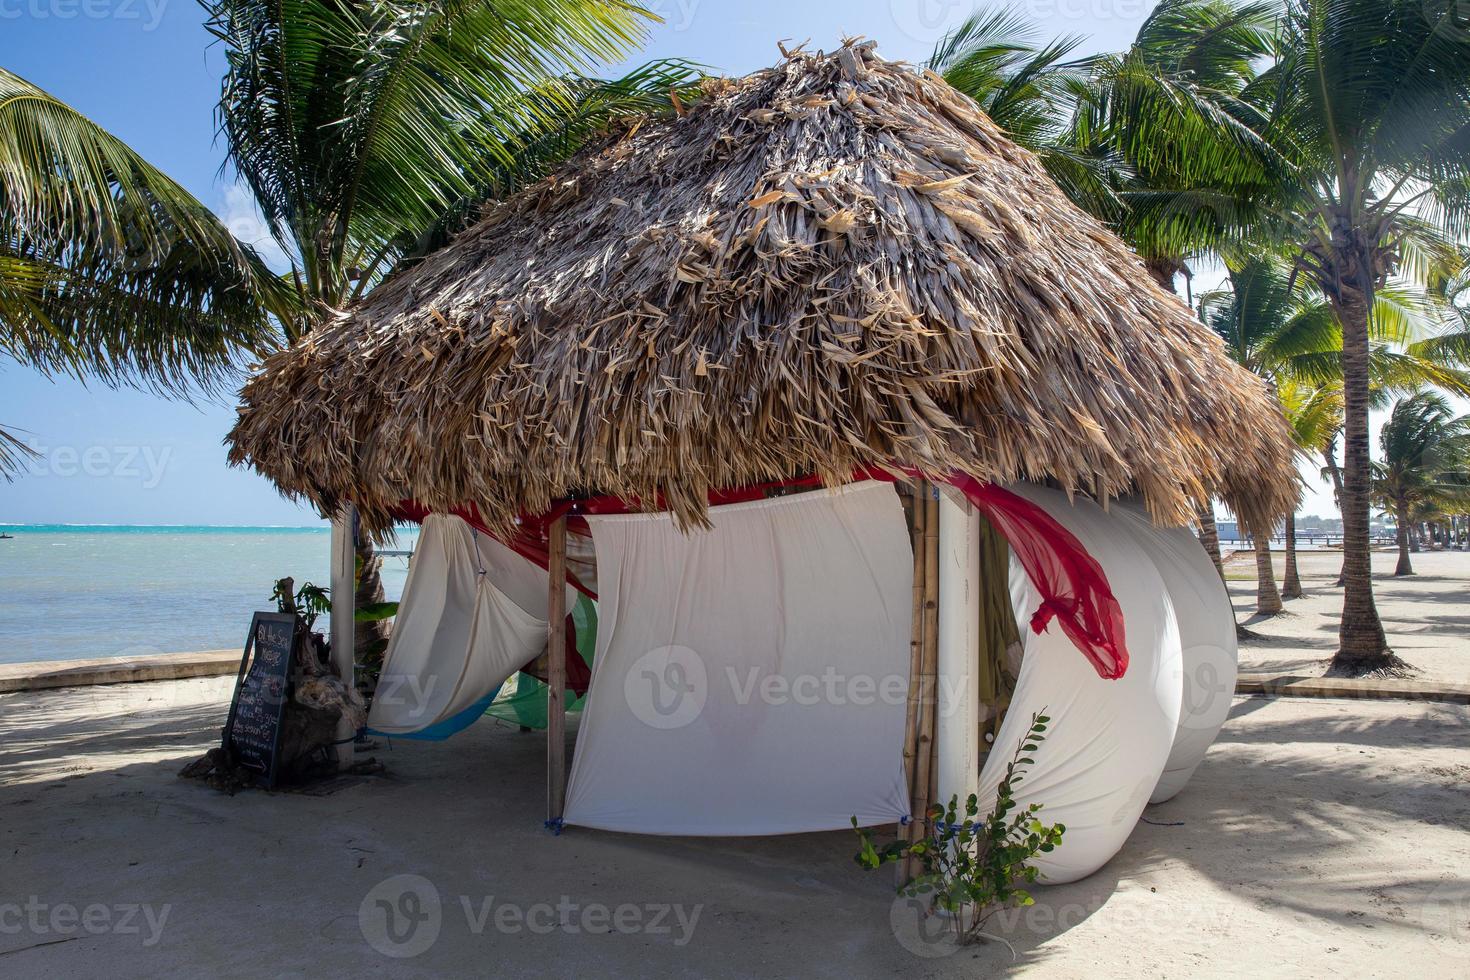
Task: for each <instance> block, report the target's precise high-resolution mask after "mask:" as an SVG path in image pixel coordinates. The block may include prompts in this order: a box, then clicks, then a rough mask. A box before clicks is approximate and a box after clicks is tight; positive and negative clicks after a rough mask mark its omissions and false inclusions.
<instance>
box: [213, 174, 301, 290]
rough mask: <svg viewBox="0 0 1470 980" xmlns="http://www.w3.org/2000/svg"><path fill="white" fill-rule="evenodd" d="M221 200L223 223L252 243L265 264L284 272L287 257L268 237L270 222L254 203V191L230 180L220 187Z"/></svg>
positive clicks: (221, 218) (288, 257)
mask: <svg viewBox="0 0 1470 980" xmlns="http://www.w3.org/2000/svg"><path fill="white" fill-rule="evenodd" d="M224 200H225V203H224V207H223V208H222V209H221V211H220V220H221V221H223V222H224V223H225V227H226V228H228V229H229V231H230V234H232V235H234V236H235V237H236V238H238V239H239V240H240V241H242V242H244V243H245V244H247V245H253V246H254V247H255V250H256V251H257V252H259V253H260V257H261V258H262V259H264V260H265V264H266V265H268V266H270V267H271V269H273V270H274V271H276V272H286V271H287V270H288V269H290V268H291V257H290V255H289V254H288V253H287V252H286V251H285V249H283V248H281V246H280V243H279V242H277V241H276V240H275V239H274V238H273V237H271V229H270V225H269V224H268V223H267V222H266V220H265V216H264V215H262V214H261V213H260V208H259V207H257V206H256V204H255V195H254V194H252V193H250V188H249V187H248V186H246V185H245V184H241V183H237V184H232V185H230V186H229V187H226V188H225V189H224Z"/></svg>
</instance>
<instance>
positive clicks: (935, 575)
mask: <svg viewBox="0 0 1470 980" xmlns="http://www.w3.org/2000/svg"><path fill="white" fill-rule="evenodd" d="M924 506H925V508H926V513H925V514H924V666H923V677H924V700H923V703H922V705H921V708H922V712H921V714H920V715H919V720H920V724H919V745H920V749H919V758H920V760H922V761H923V762H925V764H926V765H925V767H924V769H923V770H922V772H921V775H922V776H923V782H922V784H921V785H920V787H919V789H920V791H921V792H920V793H919V800H920V803H921V805H922V809H920V810H919V811H918V812H919V813H920V815H922V814H923V813H924V812H925V811H926V810H927V809H928V808H929V806H930V804H932V803H934V802H935V799H934V789H935V785H936V784H937V783H938V781H939V756H938V753H937V752H935V750H934V733H935V728H936V727H937V723H938V714H939V498H938V489H937V488H936V487H934V486H932V485H931V486H930V487H929V492H928V493H927V494H926V495H925V497H924ZM945 802H948V801H947V800H946V801H945Z"/></svg>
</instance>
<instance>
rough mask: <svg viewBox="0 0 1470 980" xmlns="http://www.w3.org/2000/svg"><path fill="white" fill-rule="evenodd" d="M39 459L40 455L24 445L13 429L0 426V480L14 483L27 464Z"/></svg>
mask: <svg viewBox="0 0 1470 980" xmlns="http://www.w3.org/2000/svg"><path fill="white" fill-rule="evenodd" d="M40 458H41V454H40V453H38V452H36V451H35V450H34V449H32V448H31V447H30V446H28V445H26V444H25V442H24V441H22V440H21V438H20V436H18V435H16V434H15V431H14V430H13V429H8V428H6V427H5V426H3V425H0V480H4V481H5V482H6V483H12V482H14V480H15V478H16V477H17V476H18V475H20V471H21V469H22V468H23V467H24V466H25V464H26V463H27V462H29V461H30V460H33V459H40Z"/></svg>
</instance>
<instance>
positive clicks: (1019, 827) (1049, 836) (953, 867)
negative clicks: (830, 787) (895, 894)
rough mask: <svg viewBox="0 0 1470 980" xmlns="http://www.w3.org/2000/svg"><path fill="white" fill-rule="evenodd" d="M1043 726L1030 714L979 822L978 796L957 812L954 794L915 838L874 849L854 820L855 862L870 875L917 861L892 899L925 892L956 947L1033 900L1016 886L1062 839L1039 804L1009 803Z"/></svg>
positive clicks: (1030, 878)
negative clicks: (950, 928)
mask: <svg viewBox="0 0 1470 980" xmlns="http://www.w3.org/2000/svg"><path fill="white" fill-rule="evenodd" d="M1050 721H1051V718H1050V717H1048V716H1047V715H1044V714H1041V713H1040V712H1037V713H1036V714H1033V715H1032V716H1031V726H1030V728H1029V729H1028V730H1027V731H1026V734H1025V735H1023V736H1022V737H1021V740H1020V742H1019V744H1017V746H1016V752H1015V754H1014V755H1013V756H1012V757H1011V761H1010V762H1009V763H1008V764H1007V765H1006V771H1005V776H1004V777H1003V778H1002V779H1001V781H1000V785H999V786H997V787H996V796H995V805H994V806H993V807H992V808H991V810H990V812H989V813H987V814H985V816H984V817H983V818H981V819H979V820H977V819H976V818H977V816H978V815H979V799H978V798H977V797H976V796H975V794H974V793H971V794H970V798H969V799H968V800H966V801H965V805H964V812H963V815H962V814H961V812H960V804H959V797H957V796H953V797H950V801H949V805H948V806H947V807H946V806H941V805H940V804H938V803H936V804H934V805H933V806H931V807H930V808H929V810H928V812H927V813H926V814H925V815H924V818H923V819H922V820H920V821H919V829H920V831H921V832H920V833H919V834H918V835H917V839H916V840H914V841H912V842H909V841H902V840H900V841H894V842H893V843H891V844H887V845H885V846H884V847H882V848H881V849H880V848H878V847H875V846H874V844H873V839H872V836H871V835H870V834H869V833H868V831H867V830H865V829H863V828H860V827H858V826H857V818H856V817H854V818H853V821H852V823H853V829H854V830H856V831H857V834H858V838H859V839H860V840H861V842H862V849H861V850H859V851H858V853H857V855H856V856H855V860H856V861H857V863H858V864H859V865H861V866H862V867H864V868H867V869H869V870H872V869H875V868H878V867H881V866H882V865H884V864H888V863H890V862H892V861H899V860H902V859H903V858H906V857H912V858H914V859H915V860H916V861H918V863H919V868H920V872H919V874H918V876H917V877H915V878H914V880H913V881H911V882H909V883H908V884H906V885H904V886H902V887H901V888H899V894H901V895H905V896H909V897H917V896H922V895H932V896H933V905H932V909H931V911H932V910H940V911H943V912H945V913H947V914H949V915H950V916H951V917H952V921H953V923H954V930H955V939H956V941H957V942H959V943H962V944H963V943H968V942H972V941H974V940H975V939H978V938H980V937H982V936H983V935H984V933H983V932H982V931H981V930H982V929H983V927H984V925H985V923H986V922H987V921H988V920H989V919H990V917H991V916H993V915H994V914H995V913H997V912H999V911H1001V910H1002V909H1006V908H1011V907H1016V906H1026V905H1031V904H1033V903H1034V901H1035V900H1034V899H1033V898H1032V897H1031V895H1030V893H1029V892H1027V891H1026V889H1025V888H1024V887H1023V886H1024V885H1029V884H1031V883H1033V882H1035V881H1036V880H1037V878H1038V877H1039V876H1040V872H1039V871H1038V870H1037V869H1036V868H1035V867H1034V866H1033V865H1031V864H1030V862H1031V860H1032V859H1033V858H1035V857H1036V855H1037V854H1042V853H1046V852H1049V851H1052V850H1055V849H1056V847H1057V845H1058V844H1060V843H1061V842H1062V834H1063V833H1064V832H1065V831H1066V829H1067V828H1066V827H1065V826H1063V825H1062V824H1053V825H1051V826H1047V825H1046V824H1044V823H1042V822H1041V820H1040V819H1039V818H1038V817H1037V814H1038V813H1039V812H1040V811H1041V809H1042V804H1040V803H1032V804H1030V805H1029V806H1025V807H1021V806H1019V805H1018V804H1017V803H1016V798H1015V785H1016V784H1017V783H1019V782H1020V781H1021V779H1022V776H1023V774H1024V772H1025V768H1026V767H1027V766H1029V765H1032V764H1033V763H1034V762H1035V760H1034V759H1033V758H1032V757H1031V755H1030V753H1032V752H1035V751H1036V750H1037V749H1038V748H1039V747H1040V746H1041V743H1042V742H1043V741H1044V740H1045V738H1046V727H1047V724H1048V723H1049V722H1050Z"/></svg>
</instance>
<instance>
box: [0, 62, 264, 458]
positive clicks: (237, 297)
mask: <svg viewBox="0 0 1470 980" xmlns="http://www.w3.org/2000/svg"><path fill="white" fill-rule="evenodd" d="M283 300H284V295H283V291H282V290H281V289H280V288H279V283H278V281H277V280H276V278H275V276H273V275H272V274H271V273H270V272H269V270H267V269H266V268H265V267H264V265H263V264H262V263H261V261H260V259H259V257H258V256H257V255H256V254H255V253H254V252H253V251H252V250H251V249H250V248H249V247H248V246H245V245H242V244H241V243H239V242H237V241H236V240H235V239H234V238H233V237H232V236H231V235H230V233H229V232H228V231H227V230H226V229H225V227H224V225H223V224H222V223H221V222H220V221H219V220H218V219H217V218H215V216H214V215H213V214H211V213H210V212H209V210H208V209H207V208H205V207H204V206H203V205H202V204H200V203H199V202H198V201H197V200H195V199H194V198H193V197H192V196H191V195H190V194H189V193H188V192H187V191H185V190H184V189H183V188H182V187H180V186H179V185H178V184H176V183H174V182H173V181H172V180H170V179H169V178H168V177H167V176H165V175H164V174H163V173H161V172H160V171H159V170H157V169H156V168H155V167H153V166H152V165H150V164H149V163H148V162H147V161H146V160H144V159H143V158H142V157H140V156H139V155H138V154H137V153H135V152H134V151H133V150H131V149H129V148H128V146H127V145H126V144H124V143H123V142H122V141H121V140H119V139H118V138H117V137H115V136H113V135H112V134H111V133H109V132H107V131H106V130H104V129H102V128H101V127H100V126H98V125H97V124H96V123H94V122H92V121H91V120H89V119H87V118H86V117H85V116H83V115H82V114H81V113H79V112H77V111H76V110H75V109H73V108H71V107H70V106H68V105H66V104H65V103H63V102H61V101H60V100H59V99H57V98H55V97H54V96H52V95H50V94H49V93H47V92H46V91H44V90H43V89H41V88H39V87H37V86H36V85H33V84H31V83H30V82H28V81H26V80H25V79H23V78H21V77H20V76H18V75H15V74H12V73H11V72H8V71H5V70H4V69H0V352H3V353H4V354H6V355H8V356H9V357H10V358H12V359H13V360H14V361H15V362H16V363H18V364H20V365H22V366H24V367H29V368H32V369H34V370H37V371H40V372H41V373H43V374H46V375H49V376H55V375H64V376H70V377H75V378H81V379H93V380H99V381H101V382H103V383H105V384H109V385H134V386H141V387H145V388H150V389H153V390H155V391H159V392H161V393H165V394H171V395H185V396H186V395H189V394H191V393H193V392H195V391H201V390H203V391H207V390H213V389H215V388H217V387H219V386H220V383H221V382H222V381H224V380H225V379H227V378H228V377H230V376H231V370H232V368H233V367H234V366H235V365H236V364H237V363H238V361H239V360H240V358H241V357H242V356H243V355H248V354H252V353H255V352H258V351H260V350H263V349H266V348H268V347H270V346H272V345H273V344H274V343H275V341H276V339H277V335H276V333H275V331H274V328H273V327H272V325H271V322H270V319H269V317H268V316H267V309H269V308H283V307H278V306H276V304H279V303H280V302H282V301H283ZM28 455H30V450H29V448H28V447H26V446H25V444H24V443H22V442H21V441H20V439H19V438H18V437H16V436H15V435H14V434H13V433H10V432H7V431H6V430H5V429H3V428H0V476H4V477H5V478H6V479H13V478H14V475H15V473H16V470H17V468H18V467H19V465H20V464H21V462H22V461H23V460H24V459H25V458H26V457H27V456H28Z"/></svg>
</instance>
